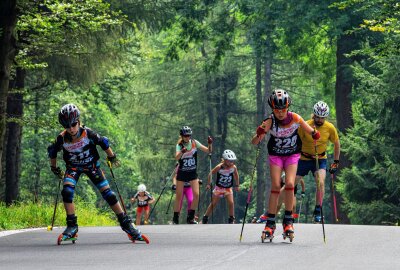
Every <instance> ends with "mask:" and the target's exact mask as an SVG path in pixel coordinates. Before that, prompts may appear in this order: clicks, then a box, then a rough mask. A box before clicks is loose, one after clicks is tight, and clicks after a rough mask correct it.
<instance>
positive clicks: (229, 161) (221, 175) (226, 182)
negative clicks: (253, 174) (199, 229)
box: [202, 149, 239, 224]
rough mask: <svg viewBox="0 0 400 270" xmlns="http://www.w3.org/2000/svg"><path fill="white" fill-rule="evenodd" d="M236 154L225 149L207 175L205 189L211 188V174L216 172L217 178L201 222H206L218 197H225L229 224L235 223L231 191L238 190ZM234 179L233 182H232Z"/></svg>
mask: <svg viewBox="0 0 400 270" xmlns="http://www.w3.org/2000/svg"><path fill="white" fill-rule="evenodd" d="M235 161H236V155H235V153H234V152H233V151H232V150H228V149H227V150H225V151H224V152H223V154H222V162H221V163H220V164H218V165H217V166H215V168H214V169H212V170H211V172H210V173H209V175H208V182H207V186H206V188H207V190H209V189H210V188H211V179H212V177H211V176H212V174H215V173H216V174H217V179H216V181H215V188H214V190H213V196H212V201H211V203H210V205H209V206H208V208H207V211H206V213H205V214H204V216H203V221H202V222H203V224H207V223H208V217H209V216H210V214H211V213H212V211H213V209H214V208H215V207H216V206H217V204H218V201H219V199H220V198H224V197H225V198H226V200H227V202H228V212H229V219H228V223H229V224H234V223H235V216H234V203H233V191H232V187H234V189H235V191H239V173H238V170H237V167H236V165H235V163H234V162H235ZM234 181H235V183H234Z"/></svg>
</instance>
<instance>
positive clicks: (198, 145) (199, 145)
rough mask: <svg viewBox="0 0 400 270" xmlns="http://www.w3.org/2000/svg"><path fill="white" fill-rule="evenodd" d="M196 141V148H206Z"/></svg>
mask: <svg viewBox="0 0 400 270" xmlns="http://www.w3.org/2000/svg"><path fill="white" fill-rule="evenodd" d="M194 141H195V142H196V147H197V148H200V147H202V146H204V145H202V144H201V143H200V142H199V141H198V140H196V139H195V140H194Z"/></svg>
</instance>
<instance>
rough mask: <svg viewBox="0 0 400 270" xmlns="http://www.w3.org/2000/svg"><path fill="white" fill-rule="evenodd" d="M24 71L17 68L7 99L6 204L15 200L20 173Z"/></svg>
mask: <svg viewBox="0 0 400 270" xmlns="http://www.w3.org/2000/svg"><path fill="white" fill-rule="evenodd" d="M24 81H25V71H24V70H23V69H21V68H17V73H16V78H15V80H14V82H15V83H14V84H13V85H12V90H14V91H13V93H10V94H9V96H8V100H7V104H8V105H7V114H8V115H9V117H12V118H13V119H14V120H12V121H10V122H8V123H7V130H8V138H7V148H6V168H7V170H6V188H5V201H6V205H10V204H12V203H13V202H15V201H16V200H17V198H18V194H19V178H20V174H21V139H22V124H21V119H22V113H23V104H22V100H23V95H22V92H21V90H22V89H23V88H24Z"/></svg>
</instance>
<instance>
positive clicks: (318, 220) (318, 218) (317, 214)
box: [313, 205, 322, 223]
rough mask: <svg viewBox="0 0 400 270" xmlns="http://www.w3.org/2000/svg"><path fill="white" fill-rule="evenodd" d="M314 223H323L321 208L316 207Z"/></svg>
mask: <svg viewBox="0 0 400 270" xmlns="http://www.w3.org/2000/svg"><path fill="white" fill-rule="evenodd" d="M313 216H314V223H321V222H322V215H321V206H320V205H316V206H315V209H314V213H313Z"/></svg>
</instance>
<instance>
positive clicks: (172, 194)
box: [165, 192, 174, 215]
mask: <svg viewBox="0 0 400 270" xmlns="http://www.w3.org/2000/svg"><path fill="white" fill-rule="evenodd" d="M173 196H174V193H173V192H172V193H171V197H170V198H169V203H168V207H167V212H165V214H166V215H168V211H169V207H170V206H171V202H172V197H173Z"/></svg>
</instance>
